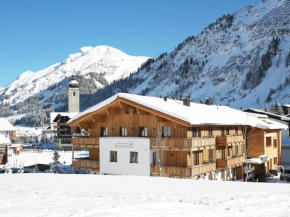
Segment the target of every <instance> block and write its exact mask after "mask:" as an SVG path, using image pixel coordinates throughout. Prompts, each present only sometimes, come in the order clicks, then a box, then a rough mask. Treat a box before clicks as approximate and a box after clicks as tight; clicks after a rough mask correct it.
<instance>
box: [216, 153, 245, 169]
mask: <svg viewBox="0 0 290 217" xmlns="http://www.w3.org/2000/svg"><path fill="white" fill-rule="evenodd" d="M244 159H245V157H244V156H243V155H242V156H238V157H234V158H231V159H217V160H216V166H217V169H225V168H226V167H230V166H231V167H233V166H235V165H236V164H242V163H243V161H244Z"/></svg>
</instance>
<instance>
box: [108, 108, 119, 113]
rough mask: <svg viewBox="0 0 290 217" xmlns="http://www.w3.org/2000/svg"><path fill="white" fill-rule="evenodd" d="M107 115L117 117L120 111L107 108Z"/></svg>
mask: <svg viewBox="0 0 290 217" xmlns="http://www.w3.org/2000/svg"><path fill="white" fill-rule="evenodd" d="M107 113H108V115H119V114H120V113H121V110H120V109H118V108H107Z"/></svg>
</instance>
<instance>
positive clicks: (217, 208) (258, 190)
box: [0, 174, 290, 217]
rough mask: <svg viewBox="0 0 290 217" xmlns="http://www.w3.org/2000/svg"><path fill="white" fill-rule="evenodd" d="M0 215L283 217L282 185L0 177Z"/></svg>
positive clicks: (289, 193) (288, 191)
mask: <svg viewBox="0 0 290 217" xmlns="http://www.w3.org/2000/svg"><path fill="white" fill-rule="evenodd" d="M1 184H2V185H1V187H0V192H1V198H0V216H5V217H6V216H7V217H9V216H23V217H28V216H29V217H30V216H37V217H50V216H55V217H58V216H63V217H77V216H86V217H88V216H106V217H107V216H166V217H168V216H193V215H195V216H289V209H290V203H289V201H290V188H289V185H287V184H282V183H278V184H272V183H267V184H266V183H242V182H217V181H193V180H179V179H168V178H153V177H134V176H98V175H56V174H17V175H1Z"/></svg>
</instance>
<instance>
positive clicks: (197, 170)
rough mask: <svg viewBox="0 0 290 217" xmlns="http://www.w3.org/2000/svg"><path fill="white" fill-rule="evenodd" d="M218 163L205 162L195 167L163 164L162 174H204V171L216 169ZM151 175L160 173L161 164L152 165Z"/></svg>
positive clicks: (168, 175)
mask: <svg viewBox="0 0 290 217" xmlns="http://www.w3.org/2000/svg"><path fill="white" fill-rule="evenodd" d="M215 169H216V164H215V163H211V164H205V165H199V166H194V167H174V166H161V175H162V176H164V177H187V178H192V177H194V176H198V175H202V174H204V173H208V172H212V171H215ZM151 175H152V176H158V175H159V166H152V165H151Z"/></svg>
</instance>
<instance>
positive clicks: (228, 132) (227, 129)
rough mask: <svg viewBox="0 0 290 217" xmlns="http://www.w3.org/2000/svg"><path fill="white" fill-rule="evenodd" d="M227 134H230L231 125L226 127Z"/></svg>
mask: <svg viewBox="0 0 290 217" xmlns="http://www.w3.org/2000/svg"><path fill="white" fill-rule="evenodd" d="M226 135H230V127H226Z"/></svg>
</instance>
